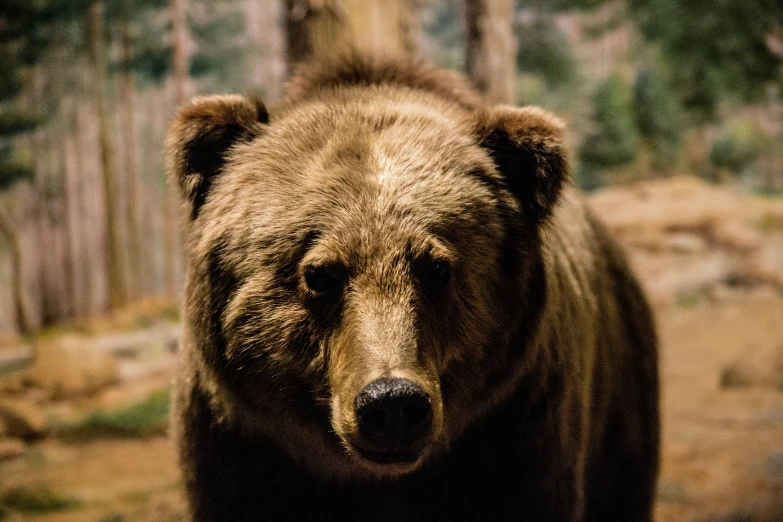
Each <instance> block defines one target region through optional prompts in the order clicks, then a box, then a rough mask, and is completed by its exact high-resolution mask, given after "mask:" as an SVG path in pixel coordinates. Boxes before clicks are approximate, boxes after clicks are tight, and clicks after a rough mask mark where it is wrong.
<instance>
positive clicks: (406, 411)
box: [402, 403, 430, 427]
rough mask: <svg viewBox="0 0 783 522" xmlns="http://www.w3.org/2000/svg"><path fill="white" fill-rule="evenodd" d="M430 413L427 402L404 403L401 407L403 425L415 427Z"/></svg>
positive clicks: (425, 419) (424, 420)
mask: <svg viewBox="0 0 783 522" xmlns="http://www.w3.org/2000/svg"><path fill="white" fill-rule="evenodd" d="M429 415H430V407H429V403H427V404H422V403H418V404H416V403H412V404H404V405H403V407H402V420H403V422H404V423H405V425H407V426H410V427H416V426H419V425H421V424H423V423H424V422H426V421H427V419H428V417H429Z"/></svg>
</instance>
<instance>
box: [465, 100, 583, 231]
mask: <svg viewBox="0 0 783 522" xmlns="http://www.w3.org/2000/svg"><path fill="white" fill-rule="evenodd" d="M475 132H476V137H477V139H478V142H479V144H480V145H481V146H482V147H484V148H485V149H486V150H487V152H489V155H490V156H491V157H492V160H493V161H494V162H495V166H496V167H497V169H498V171H499V173H500V174H501V175H502V176H503V178H504V179H505V181H506V185H507V186H508V189H509V190H510V191H511V193H512V194H514V196H516V198H517V200H518V201H519V203H520V204H521V205H522V211H523V212H524V214H525V215H526V217H527V219H528V220H529V221H531V222H533V223H540V222H542V221H544V220H546V219H547V218H548V217H549V216H550V215H551V213H552V211H553V209H554V207H555V205H556V203H557V200H558V198H559V197H560V191H561V190H562V188H563V185H564V184H565V183H566V180H567V179H568V178H569V174H568V158H567V157H566V152H565V145H564V141H565V138H564V134H565V127H564V126H563V124H562V123H561V122H560V120H559V119H557V118H556V117H555V116H553V115H551V114H549V113H548V112H546V111H544V110H543V109H539V108H538V107H511V106H508V105H499V106H495V107H489V108H487V109H486V110H484V111H482V112H480V113H479V115H478V119H477V122H476V128H475Z"/></svg>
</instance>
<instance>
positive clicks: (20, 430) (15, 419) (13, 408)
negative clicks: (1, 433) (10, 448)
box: [0, 399, 49, 440]
mask: <svg viewBox="0 0 783 522" xmlns="http://www.w3.org/2000/svg"><path fill="white" fill-rule="evenodd" d="M0 421H2V422H3V424H4V425H5V429H6V431H7V435H8V436H10V437H14V438H20V439H25V440H30V439H35V438H38V437H41V436H42V435H44V434H45V433H46V432H47V431H49V422H48V419H47V418H46V414H45V413H44V412H43V410H41V408H40V407H38V406H37V405H35V404H33V403H31V402H29V401H25V400H19V399H13V400H12V399H5V400H0Z"/></svg>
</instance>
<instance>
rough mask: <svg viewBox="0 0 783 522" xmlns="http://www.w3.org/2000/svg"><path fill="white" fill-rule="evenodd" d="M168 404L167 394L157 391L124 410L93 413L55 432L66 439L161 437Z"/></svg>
mask: <svg viewBox="0 0 783 522" xmlns="http://www.w3.org/2000/svg"><path fill="white" fill-rule="evenodd" d="M170 402H171V393H170V391H169V390H160V391H158V392H155V393H153V394H152V395H150V396H149V397H148V398H147V399H145V400H143V401H142V402H139V403H137V404H134V405H132V406H129V407H127V408H123V409H119V410H115V411H102V412H96V413H93V414H92V415H90V416H88V417H87V418H86V419H84V420H82V421H80V422H78V423H76V424H71V425H65V426H62V427H60V428H59V429H58V433H59V436H60V437H62V438H65V439H69V440H89V439H95V438H104V437H147V436H150V435H156V434H161V433H164V432H165V430H166V426H167V425H168V415H169V404H170Z"/></svg>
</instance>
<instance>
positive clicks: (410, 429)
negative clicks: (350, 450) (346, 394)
mask: <svg viewBox="0 0 783 522" xmlns="http://www.w3.org/2000/svg"><path fill="white" fill-rule="evenodd" d="M354 414H355V415H356V421H357V424H358V428H359V437H360V438H361V448H357V449H359V451H360V453H361V454H362V456H364V457H365V458H367V459H368V460H371V461H374V462H377V463H392V462H406V461H415V460H416V459H417V458H418V457H419V453H420V451H421V449H422V446H423V442H424V441H425V439H426V437H427V436H428V435H429V434H430V432H431V428H432V404H431V402H430V396H429V394H428V393H427V392H425V391H424V389H423V388H422V387H421V386H419V385H418V384H416V383H415V382H413V381H411V380H409V379H400V378H394V379H376V380H374V381H372V382H371V383H370V384H368V385H367V386H365V387H364V388H363V389H362V390H361V391H360V392H359V393H358V394H357V395H356V399H355V400H354Z"/></svg>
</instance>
